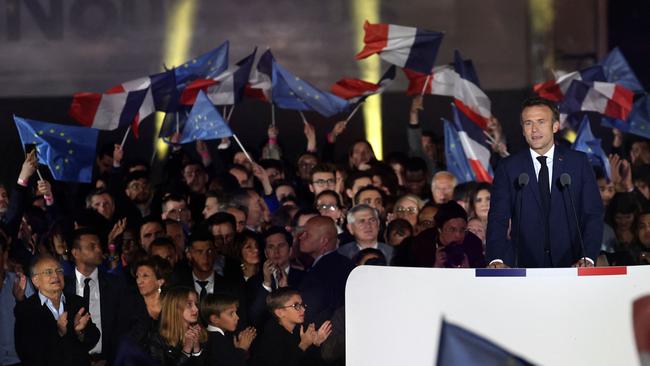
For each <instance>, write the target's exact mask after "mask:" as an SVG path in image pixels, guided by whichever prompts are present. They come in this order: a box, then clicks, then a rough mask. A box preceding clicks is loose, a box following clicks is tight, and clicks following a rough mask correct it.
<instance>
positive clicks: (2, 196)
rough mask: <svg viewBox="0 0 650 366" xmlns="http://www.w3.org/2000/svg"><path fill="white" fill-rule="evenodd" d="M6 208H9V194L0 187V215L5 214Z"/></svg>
mask: <svg viewBox="0 0 650 366" xmlns="http://www.w3.org/2000/svg"><path fill="white" fill-rule="evenodd" d="M7 207H9V194H7V189H6V188H5V187H2V186H0V214H4V213H5V212H7Z"/></svg>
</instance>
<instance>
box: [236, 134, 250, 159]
mask: <svg viewBox="0 0 650 366" xmlns="http://www.w3.org/2000/svg"><path fill="white" fill-rule="evenodd" d="M232 137H234V138H235V142H236V143H237V145H239V148H240V149H241V151H242V152H243V153H244V155H246V159H248V161H250V162H251V163H253V159H251V156H250V155H248V151H246V149H244V145H242V144H241V141H239V138H237V135H235V134H234V133H233V134H232Z"/></svg>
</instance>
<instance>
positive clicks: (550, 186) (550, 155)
mask: <svg viewBox="0 0 650 366" xmlns="http://www.w3.org/2000/svg"><path fill="white" fill-rule="evenodd" d="M554 154H555V144H553V146H551V148H550V149H549V150H548V151H547V152H546V154H544V155H540V154H538V153H536V152H535V151H534V150H533V149H530V156H531V157H532V158H533V168H535V178H537V181H538V182H539V171H540V170H542V164H541V163H540V162H539V161H538V160H537V157H538V156H546V166H547V167H548V191H549V192H552V191H553V181H552V179H553V155H554Z"/></svg>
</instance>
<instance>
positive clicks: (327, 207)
mask: <svg viewBox="0 0 650 366" xmlns="http://www.w3.org/2000/svg"><path fill="white" fill-rule="evenodd" d="M316 209H317V210H318V212H320V214H321V215H322V216H327V217H331V218H332V220H334V221H335V222H338V220H339V219H340V218H341V216H342V215H343V212H341V208H340V207H339V206H338V202H337V201H336V197H334V196H333V195H331V194H328V193H326V194H323V195H322V196H320V197H318V201H316Z"/></svg>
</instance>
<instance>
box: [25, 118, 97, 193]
mask: <svg viewBox="0 0 650 366" xmlns="http://www.w3.org/2000/svg"><path fill="white" fill-rule="evenodd" d="M14 121H15V122H16V128H18V134H19V135H20V141H21V142H22V144H23V146H25V145H32V144H33V145H36V153H37V156H38V162H39V163H41V164H43V165H47V167H48V168H50V171H51V172H52V176H53V177H54V179H56V180H60V181H64V182H80V183H90V182H91V181H92V176H93V165H94V163H95V150H96V148H97V136H98V135H99V130H97V129H95V128H87V127H77V126H66V125H60V124H55V123H47V122H40V121H34V120H29V119H25V118H20V117H17V116H14Z"/></svg>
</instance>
